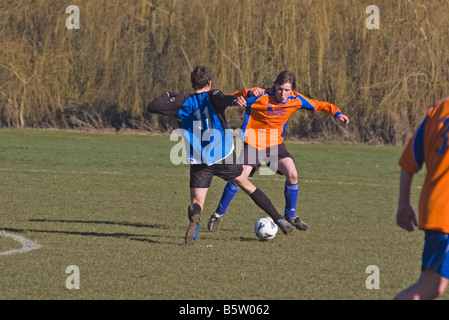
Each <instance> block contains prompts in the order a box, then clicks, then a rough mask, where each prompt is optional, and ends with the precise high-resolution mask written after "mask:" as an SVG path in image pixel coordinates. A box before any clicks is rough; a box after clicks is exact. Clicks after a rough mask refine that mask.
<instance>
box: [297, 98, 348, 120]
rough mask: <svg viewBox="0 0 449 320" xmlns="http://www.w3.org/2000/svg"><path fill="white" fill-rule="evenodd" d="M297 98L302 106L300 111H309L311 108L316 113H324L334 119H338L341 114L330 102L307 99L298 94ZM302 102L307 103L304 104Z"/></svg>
mask: <svg viewBox="0 0 449 320" xmlns="http://www.w3.org/2000/svg"><path fill="white" fill-rule="evenodd" d="M297 97H298V98H300V99H301V100H302V101H303V106H301V109H311V107H312V108H313V109H314V110H315V111H317V112H319V111H320V112H324V113H326V114H328V115H331V116H334V117H338V116H339V115H340V114H342V112H341V110H340V109H339V108H338V107H337V106H336V105H334V104H332V103H330V102H324V101H319V100H314V99H309V98H306V97H304V96H303V95H301V94H299V93H297ZM304 100H305V101H306V102H307V103H304Z"/></svg>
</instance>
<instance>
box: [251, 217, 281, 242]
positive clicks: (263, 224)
mask: <svg viewBox="0 0 449 320" xmlns="http://www.w3.org/2000/svg"><path fill="white" fill-rule="evenodd" d="M277 232H278V226H277V225H276V223H274V221H273V219H271V218H270V217H264V218H260V219H259V220H257V221H256V223H255V224H254V233H255V234H256V236H257V237H258V238H259V239H260V240H262V241H265V240H270V239H273V238H274V237H275V236H276V233H277Z"/></svg>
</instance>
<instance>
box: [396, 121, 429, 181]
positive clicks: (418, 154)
mask: <svg viewBox="0 0 449 320" xmlns="http://www.w3.org/2000/svg"><path fill="white" fill-rule="evenodd" d="M427 118H428V117H426V118H425V119H424V121H423V122H422V123H421V125H420V126H419V128H418V130H416V132H415V133H414V135H413V137H412V139H410V141H409V142H408V144H407V146H406V147H405V149H404V151H403V152H402V155H401V158H400V159H399V166H401V167H402V168H404V169H405V170H407V171H409V172H412V173H417V172H418V171H420V170H421V169H422V166H423V164H424V161H425V156H424V132H425V130H426V124H427Z"/></svg>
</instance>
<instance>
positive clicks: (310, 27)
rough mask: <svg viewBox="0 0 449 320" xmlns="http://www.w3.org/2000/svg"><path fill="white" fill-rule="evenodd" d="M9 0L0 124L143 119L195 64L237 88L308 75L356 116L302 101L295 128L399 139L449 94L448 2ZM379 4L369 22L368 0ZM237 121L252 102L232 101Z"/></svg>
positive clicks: (313, 91)
mask: <svg viewBox="0 0 449 320" xmlns="http://www.w3.org/2000/svg"><path fill="white" fill-rule="evenodd" d="M70 4H73V5H77V6H78V7H79V9H80V13H81V21H80V29H79V30H68V29H67V28H66V26H65V22H66V19H67V18H68V17H69V15H68V14H66V13H65V9H66V7H67V6H68V5H69V4H67V2H65V3H64V2H61V1H59V0H36V1H29V0H14V1H12V0H1V3H0V29H1V30H0V125H1V126H6V127H19V128H24V127H55V128H74V127H75V128H77V127H94V128H103V127H110V126H113V127H116V128H120V127H122V126H127V127H131V128H139V127H141V128H142V127H143V128H145V129H148V130H151V131H161V130H162V131H164V130H170V129H171V128H173V126H174V125H175V124H174V123H171V122H169V123H167V118H160V117H158V116H154V115H147V114H145V106H146V104H147V103H148V101H150V100H151V99H153V98H155V97H156V96H158V95H160V94H162V93H163V92H164V91H165V90H174V91H181V92H190V91H191V88H190V83H189V73H190V71H191V69H192V68H193V66H194V65H196V64H204V65H207V66H208V67H210V69H211V70H212V71H213V73H214V76H215V83H214V86H215V87H217V88H220V89H222V90H223V91H224V92H226V93H232V92H233V91H235V90H239V89H242V88H244V87H251V86H270V85H271V83H272V81H273V80H274V78H275V77H276V75H277V73H278V72H279V71H281V70H283V69H289V70H291V71H293V72H295V74H296V75H297V84H298V91H300V92H301V93H303V94H305V95H306V96H309V97H312V98H314V99H318V100H324V101H331V102H333V103H335V104H336V105H337V106H339V107H340V108H341V109H342V110H343V112H344V113H345V114H347V115H348V116H349V117H350V119H351V124H350V125H349V126H348V127H346V128H343V127H342V126H340V125H339V124H337V123H336V121H334V120H333V119H331V118H330V117H328V116H322V115H321V114H316V115H311V114H308V113H306V112H297V113H296V114H294V116H293V117H292V119H291V120H290V123H289V136H290V137H299V138H301V137H315V138H317V137H321V138H325V139H328V138H334V137H341V138H342V139H344V140H348V141H356V142H365V143H391V144H402V143H404V142H405V141H406V140H407V138H408V137H409V136H410V134H411V132H412V131H413V130H414V129H415V128H416V126H417V124H418V123H419V122H420V121H421V119H422V118H423V116H424V113H425V111H426V110H427V109H428V108H429V107H430V106H431V105H432V104H433V103H434V102H436V101H437V100H440V99H442V98H444V97H445V96H447V95H449V61H448V60H449V58H448V57H449V56H448V54H447V52H449V50H448V47H449V41H448V40H449V32H448V31H449V25H448V19H447V17H448V16H449V1H448V0H436V1H425V0H413V1H412V0H408V1H407V0H397V1H391V0H375V1H371V0H370V1H365V0H339V1H330V0H318V1H316V0H315V1H312V0H277V1H267V0H127V1H119V0H95V1H94V0H73V1H71V3H70ZM371 4H375V5H377V6H378V7H379V9H380V29H373V30H369V29H367V28H366V27H365V21H366V19H367V18H368V17H369V14H367V13H366V12H365V10H366V7H367V6H369V5H371ZM229 118H230V121H231V126H232V127H238V126H239V124H240V122H241V110H230V111H229Z"/></svg>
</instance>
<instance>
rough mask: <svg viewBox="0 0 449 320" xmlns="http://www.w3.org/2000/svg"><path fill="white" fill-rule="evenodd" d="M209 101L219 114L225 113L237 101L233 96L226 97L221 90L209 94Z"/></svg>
mask: <svg viewBox="0 0 449 320" xmlns="http://www.w3.org/2000/svg"><path fill="white" fill-rule="evenodd" d="M209 100H210V102H211V103H212V105H213V106H214V108H215V110H217V111H218V112H224V110H226V108H227V107H229V106H231V105H232V103H233V102H234V100H235V97H233V96H231V95H225V94H224V93H223V92H221V91H220V90H217V89H216V90H211V91H210V92H209Z"/></svg>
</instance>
